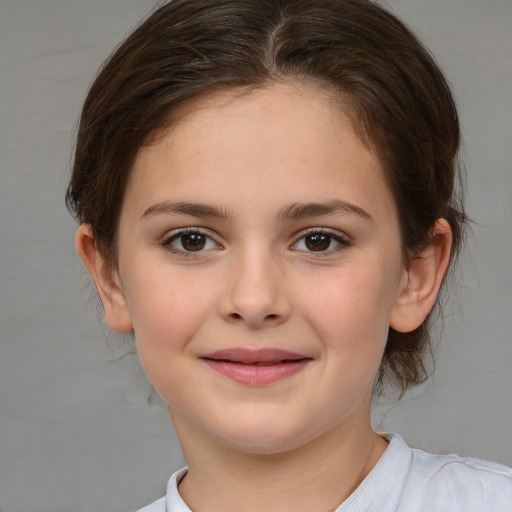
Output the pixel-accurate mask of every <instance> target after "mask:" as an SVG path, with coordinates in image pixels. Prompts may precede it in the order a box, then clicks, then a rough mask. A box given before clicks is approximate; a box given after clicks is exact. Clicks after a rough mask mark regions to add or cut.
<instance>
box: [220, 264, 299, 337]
mask: <svg viewBox="0 0 512 512" xmlns="http://www.w3.org/2000/svg"><path fill="white" fill-rule="evenodd" d="M231 270H232V272H230V276H231V277H230V279H228V282H229V285H228V287H227V289H226V293H225V295H224V297H223V300H222V306H221V314H222V316H223V317H224V319H225V320H226V321H229V322H232V323H238V324H245V325H246V326H247V327H249V328H251V329H257V328H261V327H267V326H268V327H270V326H275V325H279V324H281V323H283V322H285V321H286V320H287V319H288V317H289V315H290V301H289V298H288V294H287V293H286V287H285V279H284V277H283V272H281V271H280V267H279V265H278V264H277V263H276V262H273V263H272V262H270V261H268V260H266V261H265V260H264V261H262V258H260V259H258V258H256V257H253V258H251V259H246V264H245V265H239V266H238V268H236V269H231ZM278 274H279V275H278Z"/></svg>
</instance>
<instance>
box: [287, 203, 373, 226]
mask: <svg viewBox="0 0 512 512" xmlns="http://www.w3.org/2000/svg"><path fill="white" fill-rule="evenodd" d="M336 213H343V214H347V213H349V214H353V215H357V216H358V217H361V218H362V219H364V220H369V221H373V218H372V216H371V215H370V214H369V213H368V212H367V211H366V210H363V209H362V208H361V207H360V206H357V205H355V204H353V203H350V202H347V201H340V200H334V201H329V202H327V203H293V204H291V205H289V206H287V207H286V208H283V209H282V210H281V211H280V212H279V213H278V219H279V220H280V221H281V222H284V221H286V220H298V219H303V218H305V217H319V216H320V215H332V214H336Z"/></svg>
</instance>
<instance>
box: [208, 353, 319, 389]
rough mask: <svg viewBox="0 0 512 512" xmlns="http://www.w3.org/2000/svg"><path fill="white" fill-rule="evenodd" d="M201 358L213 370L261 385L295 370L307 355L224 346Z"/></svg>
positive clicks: (298, 369) (307, 359)
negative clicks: (223, 348)
mask: <svg viewBox="0 0 512 512" xmlns="http://www.w3.org/2000/svg"><path fill="white" fill-rule="evenodd" d="M201 359H202V360H203V361H204V362H205V363H206V364H207V365H208V366H209V367H210V368H211V369H212V370H214V371H215V372H217V373H219V374H221V375H223V376H225V377H227V378H229V379H231V380H233V381H235V382H238V383H239V384H245V385H247V386H264V385H267V384H272V383H274V382H277V381H280V380H282V379H286V378H288V377H291V376H292V375H295V374H297V373H299V372H300V371H301V370H302V369H303V368H304V367H305V366H306V365H307V364H308V363H309V362H311V361H312V358H311V357H308V356H305V355H302V354H297V353H293V352H287V351H284V350H279V349H260V350H248V349H226V350H220V351H217V352H213V353H211V354H205V355H203V356H201Z"/></svg>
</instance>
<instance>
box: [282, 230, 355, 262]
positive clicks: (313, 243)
mask: <svg viewBox="0 0 512 512" xmlns="http://www.w3.org/2000/svg"><path fill="white" fill-rule="evenodd" d="M350 245H351V243H350V239H349V238H348V237H346V236H345V235H343V234H342V233H339V234H338V232H336V233H331V232H329V231H324V230H323V229H322V228H319V229H318V230H316V229H310V230H308V231H307V232H306V233H305V234H304V235H303V236H302V237H301V238H299V239H298V240H297V241H296V242H295V243H294V244H293V245H292V246H291V249H292V250H294V251H303V252H306V253H326V255H327V254H330V253H334V252H335V251H336V250H338V249H343V248H348V247H350ZM319 256H320V254H319Z"/></svg>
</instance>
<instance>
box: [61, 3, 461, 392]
mask: <svg viewBox="0 0 512 512" xmlns="http://www.w3.org/2000/svg"><path fill="white" fill-rule="evenodd" d="M277 81H288V82H293V83H304V84H314V85H316V86H317V87H319V88H320V89H322V88H323V89H325V90H326V91H329V92H331V93H332V92H333V91H334V92H335V93H338V95H339V96H338V97H339V98H340V104H341V102H342V104H343V105H344V107H343V109H344V111H345V113H347V114H348V115H349V117H350V119H351V122H352V125H353V128H354V130H355V132H356V133H357V135H358V136H359V137H360V139H361V140H362V141H363V142H364V143H365V144H367V145H368V147H370V148H372V150H373V151H374V152H375V154H376V155H377V156H378V157H379V160H380V162H381V165H382V168H383V175H384V177H385V180H386V181H387V185H388V187H389V189H390V191H391V193H392V196H393V198H394V200H395V203H396V206H397V210H398V216H399V224H400V230H401V237H402V247H403V253H404V261H405V264H406V265H407V262H408V261H410V260H411V258H415V257H419V255H420V253H421V250H422V248H424V247H425V246H426V245H427V243H428V242H429V240H430V238H431V234H432V229H433V226H434V224H435V222H436V220H437V219H439V218H444V219H446V220H447V221H448V223H449V224H450V227H451V229H452V232H453V247H452V254H451V257H452V260H453V257H454V256H455V255H456V254H457V252H458V250H459V248H460V245H461V243H462V240H463V234H464V226H465V214H464V210H463V206H462V201H461V198H460V187H459V186H458V185H459V180H460V171H459V166H458V164H457V162H458V160H457V152H458V148H459V143H460V131H459V122H458V116H457V111H456V108H455V104H454V100H453V97H452V94H451V92H450V89H449V87H448V85H447V83H446V80H445V78H444V77H443V74H442V72H441V71H440V69H439V68H438V66H437V65H436V63H435V62H434V60H433V58H432V57H431V55H430V54H429V52H428V51H427V50H426V49H425V48H424V47H423V46H422V45H421V43H420V42H419V41H418V40H417V39H416V37H415V36H414V35H413V34H412V33H411V32H410V30H409V29H408V28H406V27H405V26H404V24H403V23H402V22H401V21H399V20H398V19H397V18H396V17H395V16H394V15H392V14H391V13H389V12H388V11H387V10H385V9H384V8H382V7H381V6H379V5H378V4H377V3H375V2H373V1H369V0H257V1H256V0H171V1H170V2H168V3H166V4H165V5H163V6H162V7H160V8H159V9H157V10H156V11H155V12H154V13H152V14H151V15H150V16H149V17H148V18H147V19H146V20H145V21H144V22H143V23H142V24H141V25H140V26H139V27H138V28H137V29H136V30H135V31H134V32H133V33H132V34H131V35H130V36H129V37H128V38H127V39H126V40H125V41H124V42H123V43H122V44H121V45H120V46H119V47H118V48H117V49H116V50H115V51H114V53H113V54H112V55H111V57H110V58H109V59H108V60H107V61H106V63H105V64H104V65H103V67H102V69H101V70H100V72H99V74H98V76H97V77H96V79H95V81H94V83H93V84H92V86H91V88H90V91H89V93H88V96H87V98H86V100H85V104H84V106H83V111H82V115H81V119H80V123H79V127H78V133H77V141H76V150H75V158H74V166H73V172H72V177H71V180H70V184H69V187H68V190H67V194H66V204H67V206H68V209H69V210H70V211H71V212H72V214H74V215H75V217H76V218H77V219H78V220H79V222H81V223H86V224H90V226H91V228H92V232H93V236H94V240H95V243H96V245H97V247H98V248H99V250H100V251H101V252H102V254H103V255H104V257H105V258H106V260H107V261H108V262H109V263H110V264H111V265H112V266H113V267H114V268H115V266H116V264H117V249H116V246H117V243H116V235H117V228H118V222H119V216H120V211H121V206H122V202H123V196H124V191H125V188H126V184H127V181H128V178H129V175H130V171H131V169H132V166H133V164H134V160H135V158H136V156H137V153H138V151H139V149H140V148H141V147H143V146H144V145H146V144H148V143H150V142H151V140H152V138H154V136H155V134H157V133H158V132H159V130H161V129H162V128H166V127H170V126H172V124H173V121H174V122H175V121H176V116H177V112H178V111H179V109H181V108H183V107H184V106H186V105H187V104H188V103H190V102H191V100H193V99H197V98H198V97H200V96H201V95H204V94H207V93H211V92H214V91H215V90H222V89H224V90H226V89H236V88H258V87H259V88H261V87H265V86H266V85H269V84H271V83H275V82H277ZM347 105H348V110H349V112H347ZM198 144H200V141H198ZM431 316H432V314H431V315H429V317H428V318H427V319H426V320H425V322H424V323H423V324H422V325H421V326H420V327H419V328H417V329H416V330H414V331H413V332H410V333H400V332H397V331H394V330H393V329H392V328H390V329H389V335H388V340H387V345H386V348H385V352H384V356H383V359H382V362H381V366H380V369H379V372H378V375H377V378H376V384H375V390H376V393H381V392H382V391H383V389H384V387H383V386H384V383H389V384H391V385H392V386H393V387H395V388H397V389H398V390H399V391H400V393H401V394H403V392H405V390H406V389H407V388H409V387H410V386H413V385H417V384H420V383H422V382H423V381H424V380H425V379H426V378H427V377H428V366H429V365H428V362H429V360H430V356H431V352H432V349H431V336H430V334H429V323H430V321H431V320H432V318H431Z"/></svg>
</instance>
